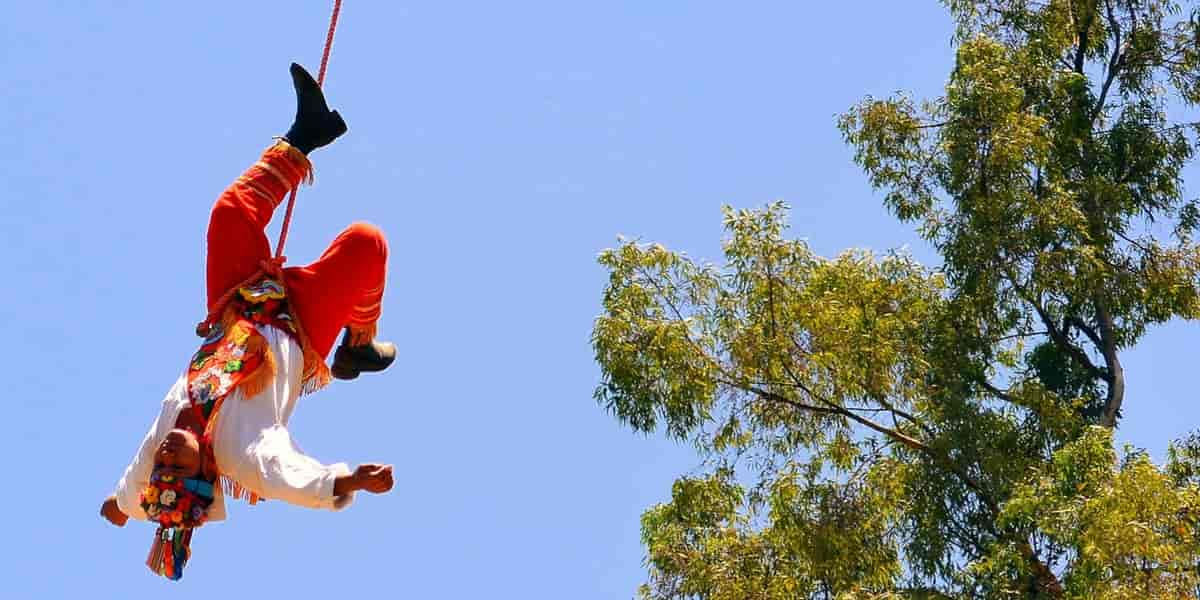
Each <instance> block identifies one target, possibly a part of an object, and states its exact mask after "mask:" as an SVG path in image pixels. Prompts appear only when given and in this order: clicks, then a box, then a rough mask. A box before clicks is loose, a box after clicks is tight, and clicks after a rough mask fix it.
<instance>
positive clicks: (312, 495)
mask: <svg viewBox="0 0 1200 600" xmlns="http://www.w3.org/2000/svg"><path fill="white" fill-rule="evenodd" d="M260 331H261V332H262V333H263V335H265V336H266V338H267V341H268V343H269V344H270V347H271V349H272V351H273V352H274V353H275V362H276V364H277V371H276V374H275V379H274V381H272V382H271V384H270V385H268V386H267V387H266V389H264V390H263V391H261V392H259V393H258V394H257V395H255V396H253V397H251V398H244V397H243V396H242V393H241V392H240V391H235V392H234V393H233V394H230V396H229V397H228V398H226V399H225V402H224V404H222V405H221V410H220V412H219V413H218V416H217V424H216V429H215V431H214V436H215V438H216V440H215V442H216V443H215V446H214V448H213V450H214V452H215V453H216V458H217V464H218V465H219V467H220V471H221V475H222V476H225V477H229V478H231V479H233V480H234V481H236V482H238V483H239V484H241V485H242V486H244V487H247V488H249V489H251V490H253V491H254V492H256V493H257V494H258V495H259V496H262V497H263V498H266V499H268V500H281V501H283V502H287V503H289V504H295V505H298V506H305V507H308V508H323V509H328V510H340V509H342V508H345V507H347V506H349V505H350V503H351V502H352V501H353V499H354V495H353V494H346V495H345V496H341V497H335V496H334V495H333V482H334V480H335V479H337V478H338V477H340V476H343V475H349V474H350V468H349V467H347V466H346V465H345V464H344V463H337V464H333V465H325V464H322V463H321V462H319V461H317V460H315V459H313V458H312V457H310V456H307V455H306V454H304V451H303V450H301V449H300V447H299V446H298V445H297V444H296V443H295V441H294V440H292V436H291V434H290V433H289V432H288V429H287V421H288V418H289V417H290V416H291V412H292V409H293V408H294V406H295V401H296V399H297V398H298V396H299V394H300V392H299V388H300V374H301V372H302V371H303V370H304V355H303V353H302V352H301V351H300V347H299V346H298V345H297V344H296V343H295V342H294V341H292V340H291V338H289V337H288V336H286V335H284V334H283V333H282V332H279V331H278V330H276V329H275V328H273V327H265V328H260Z"/></svg>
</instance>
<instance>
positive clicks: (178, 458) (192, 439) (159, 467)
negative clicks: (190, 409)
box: [154, 429, 204, 479]
mask: <svg viewBox="0 0 1200 600" xmlns="http://www.w3.org/2000/svg"><path fill="white" fill-rule="evenodd" d="M203 466H204V454H203V453H202V452H201V451H200V440H199V439H197V438H196V434H194V433H192V432H190V431H188V430H186V429H172V430H171V431H170V432H169V433H167V436H166V437H165V438H163V441H162V443H161V444H159V445H158V450H156V451H155V452H154V472H155V473H160V474H164V475H172V476H174V477H175V478H177V479H190V478H193V477H196V476H198V475H199V474H200V472H201V470H202V468H203Z"/></svg>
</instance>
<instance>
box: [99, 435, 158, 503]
mask: <svg viewBox="0 0 1200 600" xmlns="http://www.w3.org/2000/svg"><path fill="white" fill-rule="evenodd" d="M161 420H162V414H159V416H158V417H157V418H156V419H154V423H152V424H151V425H150V430H149V431H147V432H146V437H145V438H143V439H142V444H141V445H140V446H139V447H138V450H137V453H136V454H134V455H133V460H132V461H131V462H130V463H129V466H127V467H125V472H124V473H123V474H122V475H121V479H120V480H119V481H117V488H116V490H114V491H113V494H112V496H111V497H110V500H115V501H116V506H115V508H116V509H117V510H119V511H120V512H121V513H122V514H124V515H125V516H127V517H133V518H135V519H138V520H141V521H145V520H146V519H147V517H146V512H145V511H143V510H142V506H141V502H140V500H141V493H142V490H144V489H146V486H147V485H149V483H150V473H151V471H153V470H154V452H155V450H156V449H157V448H158V443H159V439H160V437H161V436H160V432H159V430H158V427H159V423H160V421H161ZM112 508H113V507H112V506H111V505H109V502H108V501H106V502H105V506H104V507H102V510H105V511H111V510H112ZM105 516H106V517H108V519H109V520H110V521H113V517H115V516H116V515H111V514H105ZM113 524H114V525H120V524H121V523H117V522H116V521H113Z"/></svg>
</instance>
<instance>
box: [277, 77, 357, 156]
mask: <svg viewBox="0 0 1200 600" xmlns="http://www.w3.org/2000/svg"><path fill="white" fill-rule="evenodd" d="M292 85H293V86H294V87H295V88H296V120H295V122H293V123H292V128H291V129H289V130H288V132H287V135H284V136H283V139H285V140H287V141H288V143H289V144H291V145H292V146H295V147H296V149H297V150H299V151H301V152H303V153H304V154H308V153H309V152H312V151H313V150H316V149H317V148H320V147H321V146H325V145H328V144H329V143H330V142H332V141H333V140H335V139H337V138H338V136H340V135H342V134H343V133H346V122H345V121H343V120H342V116H341V115H339V114H338V112H337V111H336V110H334V111H331V110H329V106H328V105H327V104H325V94H323V93H321V86H319V85H317V82H316V80H314V79H313V78H312V75H309V74H308V71H305V70H304V67H301V66H300V65H298V64H296V63H292Z"/></svg>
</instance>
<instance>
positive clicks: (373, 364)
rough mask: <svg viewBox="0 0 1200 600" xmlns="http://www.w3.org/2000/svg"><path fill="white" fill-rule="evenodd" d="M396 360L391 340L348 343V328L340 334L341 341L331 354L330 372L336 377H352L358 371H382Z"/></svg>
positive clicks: (358, 372)
mask: <svg viewBox="0 0 1200 600" xmlns="http://www.w3.org/2000/svg"><path fill="white" fill-rule="evenodd" d="M394 360H396V345H395V344H393V343H391V342H376V341H371V342H368V343H366V344H364V345H362V346H351V345H350V329H348V328H347V329H346V333H345V335H343V336H342V343H341V345H340V346H338V349H337V352H335V353H334V354H333V367H331V368H330V372H331V373H333V376H334V377H336V378H337V379H354V378H355V377H358V375H359V374H360V373H374V372H377V371H382V370H384V369H386V368H388V366H390V365H391V364H392V361H394Z"/></svg>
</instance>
